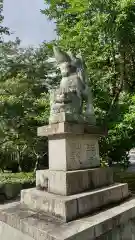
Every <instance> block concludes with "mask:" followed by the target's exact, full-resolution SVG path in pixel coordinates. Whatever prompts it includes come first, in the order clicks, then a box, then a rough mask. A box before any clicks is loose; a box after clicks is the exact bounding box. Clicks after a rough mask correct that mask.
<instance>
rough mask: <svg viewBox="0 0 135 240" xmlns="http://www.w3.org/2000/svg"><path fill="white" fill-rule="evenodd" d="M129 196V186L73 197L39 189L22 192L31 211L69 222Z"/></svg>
mask: <svg viewBox="0 0 135 240" xmlns="http://www.w3.org/2000/svg"><path fill="white" fill-rule="evenodd" d="M128 195H129V193H128V185H127V184H114V185H112V186H109V187H106V188H101V189H98V190H95V191H88V192H85V193H80V194H75V195H72V196H61V195H56V194H51V193H48V192H45V191H40V190H37V189H28V190H23V191H22V192H21V202H22V203H23V204H26V205H27V206H28V207H30V208H31V209H36V210H38V211H43V212H45V213H47V214H49V215H51V216H55V217H56V218H58V219H61V220H62V221H64V222H68V221H71V220H74V219H77V218H79V217H81V216H84V215H87V214H89V213H92V212H94V211H96V210H97V209H99V208H101V207H103V206H106V205H108V204H112V203H116V202H120V201H122V200H123V199H125V198H126V197H128Z"/></svg>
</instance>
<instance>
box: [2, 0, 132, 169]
mask: <svg viewBox="0 0 135 240" xmlns="http://www.w3.org/2000/svg"><path fill="white" fill-rule="evenodd" d="M44 2H45V3H47V4H48V8H47V9H45V10H44V9H43V10H42V14H46V15H47V16H48V17H49V18H51V19H53V20H54V21H55V22H56V31H57V34H58V39H59V40H58V41H55V42H50V43H43V44H42V45H40V46H39V47H38V48H36V49H32V48H23V49H22V48H21V47H20V40H19V39H18V38H17V39H16V41H14V42H11V41H9V42H4V40H3V36H4V34H10V29H7V28H6V27H3V25H2V22H3V16H2V10H3V3H2V1H1V2H0V168H1V170H2V171H4V170H5V169H6V170H7V169H8V170H11V171H13V172H17V171H26V172H28V171H33V170H36V169H37V168H38V167H39V165H42V163H43V165H46V166H47V165H48V157H47V139H45V138H40V137H37V127H38V126H41V125H44V124H47V123H48V117H49V93H48V91H49V89H50V88H53V86H54V85H57V83H58V82H59V81H60V77H59V74H57V77H53V76H52V73H53V72H56V73H57V70H56V69H55V67H54V66H53V65H52V64H51V63H49V62H48V58H49V57H51V56H52V44H54V43H55V44H58V45H60V46H61V47H62V48H63V49H65V50H67V49H71V50H72V51H73V52H75V53H77V52H79V51H81V52H82V55H83V57H84V59H85V61H86V64H87V68H88V74H89V85H90V86H91V87H92V90H93V98H94V107H95V113H96V118H97V124H99V125H101V126H103V127H104V128H105V129H106V130H107V131H108V135H107V136H105V137H104V138H102V139H100V155H101V159H102V162H103V164H104V163H106V162H108V161H109V163H110V162H114V161H116V162H120V163H121V164H124V165H125V166H126V165H127V163H128V152H129V150H130V149H131V148H132V147H135V120H134V119H135V93H134V92H135V5H134V1H133V0H112V1H109V0H98V1H97V0H82V1H78V0H57V1H56V0H45V1H44ZM39 163H40V164H39ZM40 168H41V166H40Z"/></svg>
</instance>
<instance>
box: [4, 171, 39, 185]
mask: <svg viewBox="0 0 135 240" xmlns="http://www.w3.org/2000/svg"><path fill="white" fill-rule="evenodd" d="M35 181H36V176H35V174H34V173H0V183H21V184H23V183H27V182H29V183H33V184H34V183H35Z"/></svg>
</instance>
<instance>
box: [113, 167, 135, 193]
mask: <svg viewBox="0 0 135 240" xmlns="http://www.w3.org/2000/svg"><path fill="white" fill-rule="evenodd" d="M114 181H115V182H121V183H128V186H129V190H130V191H131V192H132V193H134V194H135V173H133V172H132V173H131V172H127V171H118V170H114Z"/></svg>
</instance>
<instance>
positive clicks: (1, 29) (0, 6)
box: [0, 0, 9, 43]
mask: <svg viewBox="0 0 135 240" xmlns="http://www.w3.org/2000/svg"><path fill="white" fill-rule="evenodd" d="M2 12H3V0H0V43H2V42H3V35H4V34H7V35H9V29H8V28H7V27H4V26H3V25H2V23H3V19H4V17H3V15H2Z"/></svg>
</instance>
